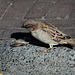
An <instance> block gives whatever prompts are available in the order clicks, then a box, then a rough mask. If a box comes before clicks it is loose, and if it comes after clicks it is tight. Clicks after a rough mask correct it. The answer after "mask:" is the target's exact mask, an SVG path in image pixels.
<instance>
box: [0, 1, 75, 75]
mask: <svg viewBox="0 0 75 75" xmlns="http://www.w3.org/2000/svg"><path fill="white" fill-rule="evenodd" d="M29 18H37V19H39V20H41V21H45V22H50V23H52V24H53V25H55V26H56V27H58V29H60V30H62V31H63V32H64V33H66V34H67V35H69V36H71V37H72V38H75V0H0V39H2V40H0V73H2V74H4V75H75V48H73V49H71V48H67V47H63V46H61V47H60V46H59V47H54V48H53V49H51V50H50V51H49V53H43V54H39V53H37V52H36V50H44V49H46V46H45V45H43V44H42V43H39V42H36V43H34V41H32V42H33V44H31V43H30V44H28V45H25V46H23V47H14V48H12V47H10V44H11V40H6V39H11V38H15V36H16V39H17V38H20V39H21V38H22V36H25V33H27V32H28V31H27V30H25V29H22V28H21V26H22V25H23V24H24V22H25V20H26V19H29ZM18 34H22V35H19V36H18ZM27 36H29V35H28V34H27ZM29 37H30V36H29ZM3 39H5V40H3ZM38 44H39V45H38Z"/></svg>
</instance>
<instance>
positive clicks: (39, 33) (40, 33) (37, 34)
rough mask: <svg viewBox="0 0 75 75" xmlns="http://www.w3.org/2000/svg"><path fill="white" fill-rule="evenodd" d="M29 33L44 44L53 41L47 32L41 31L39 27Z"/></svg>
mask: <svg viewBox="0 0 75 75" xmlns="http://www.w3.org/2000/svg"><path fill="white" fill-rule="evenodd" d="M31 33H32V35H33V36H34V37H35V38H36V39H38V40H40V41H42V42H44V43H46V44H50V43H54V41H53V40H51V38H50V36H49V35H48V34H46V33H45V32H44V31H42V30H41V29H38V30H36V31H32V32H31Z"/></svg>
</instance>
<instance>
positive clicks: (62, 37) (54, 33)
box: [12, 19, 75, 52]
mask: <svg viewBox="0 0 75 75" xmlns="http://www.w3.org/2000/svg"><path fill="white" fill-rule="evenodd" d="M22 28H27V29H29V31H30V32H31V34H32V36H33V37H35V38H36V39H38V40H40V41H41V42H43V43H46V44H49V46H50V48H48V49H47V50H44V51H40V52H48V50H49V49H51V48H53V46H54V45H58V44H73V45H75V39H72V38H71V37H70V36H67V35H66V34H64V33H63V32H61V31H60V30H59V29H57V27H55V26H54V25H52V24H50V23H43V22H40V21H38V20H36V19H29V20H27V21H26V22H25V24H24V25H23V26H22ZM22 42H23V41H22ZM14 45H16V46H19V45H21V42H20V43H18V42H16V44H13V45H12V46H14ZM22 45H24V42H23V43H22Z"/></svg>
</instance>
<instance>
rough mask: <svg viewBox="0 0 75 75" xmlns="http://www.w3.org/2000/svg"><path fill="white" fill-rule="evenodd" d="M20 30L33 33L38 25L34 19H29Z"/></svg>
mask: <svg viewBox="0 0 75 75" xmlns="http://www.w3.org/2000/svg"><path fill="white" fill-rule="evenodd" d="M22 28H26V29H29V30H30V31H33V30H35V29H37V28H38V23H37V21H36V20H34V19H29V20H27V21H26V22H25V24H24V25H23V26H22Z"/></svg>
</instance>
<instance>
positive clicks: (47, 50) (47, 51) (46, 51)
mask: <svg viewBox="0 0 75 75" xmlns="http://www.w3.org/2000/svg"><path fill="white" fill-rule="evenodd" d="M50 49H51V48H48V49H46V50H40V51H36V52H38V53H49V50H50Z"/></svg>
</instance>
